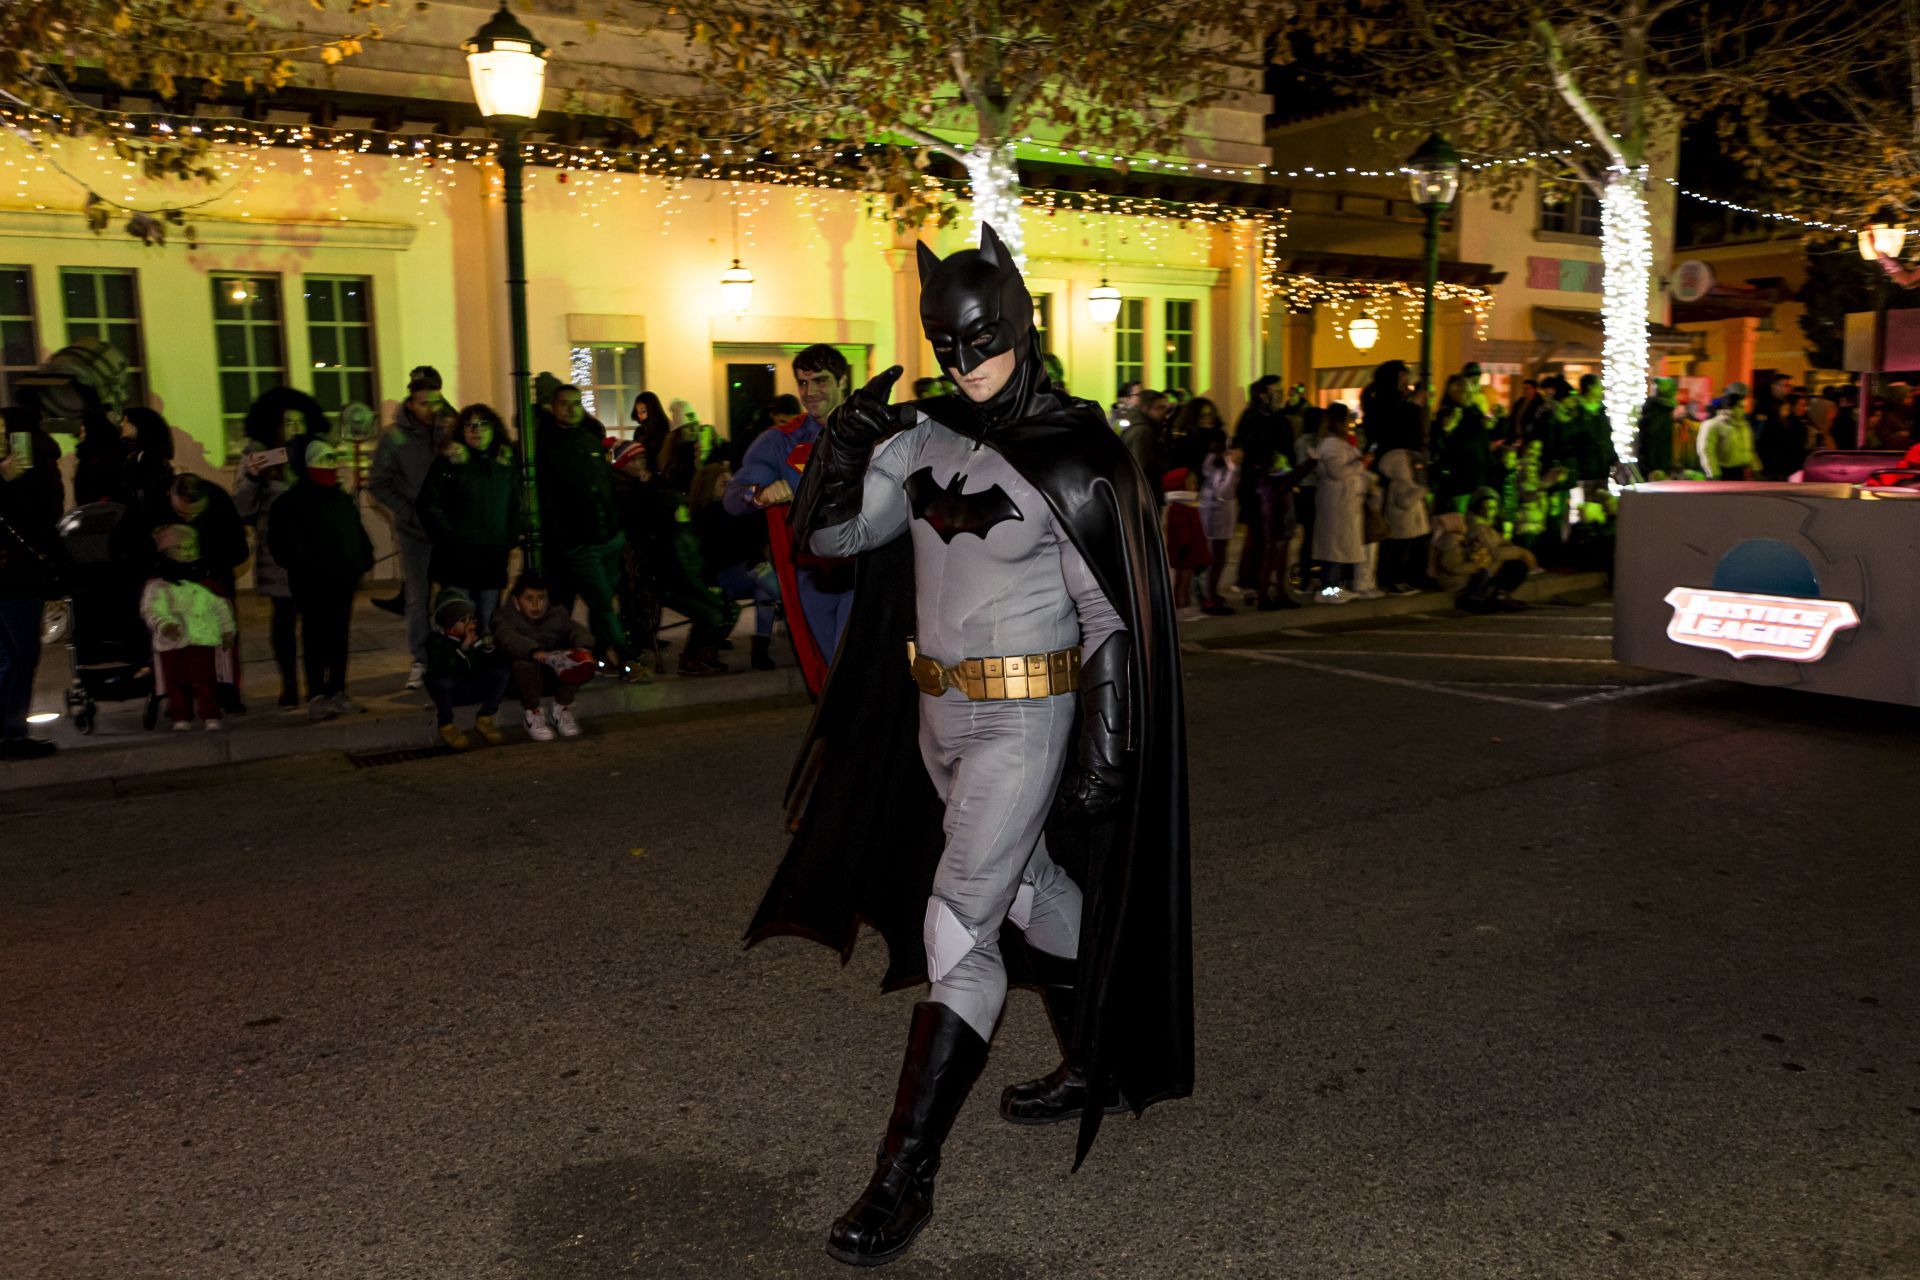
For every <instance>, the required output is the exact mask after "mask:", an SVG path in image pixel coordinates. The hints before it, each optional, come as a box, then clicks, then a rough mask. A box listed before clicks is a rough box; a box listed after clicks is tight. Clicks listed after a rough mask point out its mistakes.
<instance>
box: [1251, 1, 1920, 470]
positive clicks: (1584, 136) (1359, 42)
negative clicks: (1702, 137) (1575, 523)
mask: <svg viewBox="0 0 1920 1280" xmlns="http://www.w3.org/2000/svg"><path fill="white" fill-rule="evenodd" d="M1296 14H1297V22H1298V30H1297V31H1296V32H1295V33H1294V34H1293V38H1292V39H1290V40H1283V41H1281V42H1280V45H1279V55H1280V58H1281V60H1282V61H1286V60H1288V59H1290V58H1296V57H1298V58H1301V59H1302V65H1303V68H1304V74H1305V75H1306V77H1307V78H1308V79H1309V80H1310V81H1313V82H1315V83H1316V84H1318V85H1319V86H1320V87H1321V88H1322V89H1324V90H1328V91H1330V94H1329V96H1333V97H1336V98H1338V97H1346V98H1348V99H1351V100H1356V101H1370V102H1372V103H1373V104H1374V105H1375V107H1376V108H1377V109H1378V110H1379V111H1380V112H1381V113H1382V114H1383V116H1384V117H1385V118H1387V119H1388V120H1390V121H1391V122H1392V124H1391V125H1390V126H1389V128H1388V130H1387V132H1388V133H1390V134H1391V135H1393V137H1395V138H1403V137H1417V136H1419V135H1421V134H1424V133H1426V132H1428V131H1429V130H1433V129H1440V130H1444V131H1445V132H1446V133H1447V134H1448V136H1449V137H1450V138H1452V140H1453V141H1454V142H1455V144H1456V145H1458V146H1459V147H1460V148H1461V149H1462V150H1463V151H1465V152H1467V153H1468V155H1469V157H1470V159H1469V163H1468V166H1467V167H1468V171H1469V172H1468V175H1467V176H1468V180H1469V181H1473V182H1477V183H1479V184H1480V186H1481V188H1482V189H1483V190H1491V192H1492V194H1493V196H1494V198H1495V199H1496V200H1499V201H1502V202H1510V201H1512V200H1513V199H1515V198H1517V197H1519V196H1521V195H1522V194H1526V195H1528V196H1531V195H1532V194H1533V192H1534V190H1535V187H1536V184H1538V185H1545V184H1557V185H1561V186H1566V187H1572V186H1581V187H1585V188H1586V189H1588V190H1590V191H1592V192H1593V193H1594V194H1595V195H1596V196H1597V197H1598V198H1599V200H1600V206H1601V224H1602V227H1601V245H1600V247H1601V260H1602V263H1603V266H1604V271H1605V275H1604V285H1603V295H1602V296H1603V310H1602V319H1603V322H1604V325H1605V329H1606V341H1605V348H1604V366H1603V371H1602V375H1601V376H1602V379H1603V381H1604V384H1605V386H1604V393H1605V402H1606V407H1607V413H1608V416H1609V417H1610V418H1611V419H1612V429H1613V440H1614V448H1615V450H1616V452H1618V454H1619V455H1620V458H1621V460H1622V461H1623V462H1630V461H1632V460H1633V446H1634V440H1633V437H1634V428H1635V426H1636V423H1637V420H1638V418H1639V414H1640V408H1641V405H1642V404H1643V402H1644V400H1645V397H1646V393H1647V378H1648V375H1649V372H1650V370H1651V365H1652V361H1651V359H1650V353H1649V349H1648V340H1647V337H1648V333H1647V325H1648V319H1649V313H1650V306H1651V299H1652V292H1653V280H1652V262H1653V243H1654V241H1653V232H1654V229H1653V226H1652V220H1651V217H1650V213H1649V209H1648V200H1647V179H1648V171H1649V163H1650V161H1651V159H1652V158H1653V157H1654V156H1655V155H1656V153H1657V152H1658V151H1659V150H1660V149H1661V148H1663V147H1671V146H1675V145H1677V138H1678V131H1679V126H1680V123H1681V122H1682V121H1683V120H1687V119H1700V118H1703V117H1705V116H1707V115H1709V114H1714V113H1718V118H1719V119H1721V120H1722V122H1723V123H1724V124H1726V125H1727V126H1729V127H1734V128H1737V129H1739V130H1744V131H1745V132H1746V133H1748V134H1752V133H1754V131H1755V130H1756V129H1758V128H1759V127H1760V123H1761V121H1762V120H1763V119H1764V118H1765V117H1766V116H1767V115H1768V113H1774V114H1784V115H1789V116H1801V117H1806V118H1810V119H1811V118H1827V116H1829V115H1831V111H1832V103H1831V101H1830V99H1831V94H1830V92H1829V87H1830V86H1831V85H1832V84H1833V83H1834V82H1836V81H1846V80H1847V79H1848V73H1846V72H1843V71H1841V70H1840V69H1839V68H1842V67H1847V68H1853V67H1855V66H1857V65H1858V60H1859V59H1862V58H1865V59H1867V60H1868V61H1872V60H1874V59H1877V58H1880V57H1881V56H1882V54H1881V52H1880V51H1882V50H1883V49H1884V48H1885V46H1886V41H1885V40H1884V38H1883V34H1884V33H1883V32H1882V30H1881V28H1882V27H1883V26H1884V24H1885V18H1886V10H1885V7H1884V5H1883V4H1880V3H1876V0H1771V2H1770V3H1766V4H1754V3H1752V2H1751V0H1567V2H1566V3H1561V4H1555V5H1553V6H1550V7H1548V8H1544V9H1543V8H1541V7H1539V6H1529V5H1506V6H1501V5H1488V4H1485V3H1484V2H1483V0H1421V3H1419V4H1414V5H1409V4H1406V3H1404V0H1300V4H1299V6H1298V8H1297V10H1296ZM1329 49H1331V50H1334V51H1336V52H1337V54H1338V56H1337V57H1333V58H1324V57H1319V56H1316V57H1315V58H1314V59H1313V60H1312V61H1311V62H1307V61H1306V60H1305V59H1306V55H1307V54H1309V53H1313V54H1315V55H1319V54H1324V53H1325V52H1326V51H1327V50H1329ZM1916 65H1920V63H1916ZM1809 67H1819V68H1821V74H1819V75H1809V74H1808V73H1807V68H1809ZM1763 158H1764V157H1763ZM1774 176H1776V175H1774V174H1773V173H1772V172H1771V171H1770V177H1774ZM1777 176H1778V178H1779V180H1780V181H1785V182H1791V181H1792V180H1793V179H1792V167H1791V166H1788V167H1786V168H1784V169H1782V170H1780V171H1779V173H1778V175H1777ZM1529 179H1531V180H1532V181H1529Z"/></svg>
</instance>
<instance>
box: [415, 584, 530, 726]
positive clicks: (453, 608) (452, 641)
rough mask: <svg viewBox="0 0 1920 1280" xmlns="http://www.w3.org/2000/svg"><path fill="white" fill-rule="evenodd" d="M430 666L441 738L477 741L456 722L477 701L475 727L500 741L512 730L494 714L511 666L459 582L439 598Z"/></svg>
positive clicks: (428, 676) (429, 683)
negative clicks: (458, 710) (459, 711)
mask: <svg viewBox="0 0 1920 1280" xmlns="http://www.w3.org/2000/svg"><path fill="white" fill-rule="evenodd" d="M426 648H427V671H426V678H425V681H424V683H425V684H426V688H427V693H428V695H429V696H430V697H432V699H433V709H434V713H435V716H436V718H437V722H438V724H439V726H440V739H441V741H443V742H445V743H446V744H447V745H448V746H450V747H452V748H453V749H454V750H455V751H465V750H467V749H468V748H469V747H471V746H473V739H471V738H469V737H468V736H467V735H466V734H464V733H462V732H460V727H459V726H458V725H456V724H454V722H453V709H454V708H455V707H457V706H463V705H465V704H467V703H473V702H477V703H479V704H480V711H479V713H478V714H477V715H475V716H474V718H473V731H474V732H475V733H477V734H479V735H480V736H481V737H482V738H485V739H486V740H487V741H488V742H490V743H492V744H493V745H494V746H496V747H497V746H499V745H500V744H501V743H503V742H505V741H506V740H507V739H506V736H505V735H504V734H502V733H501V732H500V730H499V729H497V728H495V727H494V723H493V717H494V714H495V713H496V712H498V711H499V710H500V700H501V699H502V698H504V697H506V694H507V680H508V678H509V674H510V673H509V671H508V669H507V664H506V663H504V662H502V661H500V660H499V658H498V657H497V656H496V655H495V653H494V648H493V637H492V636H491V635H489V634H487V633H485V632H483V631H482V630H481V629H480V623H479V619H478V618H477V617H476V616H475V613H474V605H473V599H472V597H470V596H469V595H467V593H466V592H464V591H462V590H460V589H459V588H458V587H443V588H442V589H441V591H440V594H439V595H437V596H435V597H434V600H433V630H432V631H431V632H429V633H428V634H427V646H426Z"/></svg>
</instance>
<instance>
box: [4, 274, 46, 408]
mask: <svg viewBox="0 0 1920 1280" xmlns="http://www.w3.org/2000/svg"><path fill="white" fill-rule="evenodd" d="M39 364H40V340H39V338H38V337H37V336H36V334H35V332H34V326H33V272H32V271H30V270H28V269H27V268H26V267H0V401H5V402H6V403H8V404H12V403H13V392H12V386H13V379H14V377H15V376H16V375H18V374H22V373H32V372H33V371H34V369H35V368H36V367H38V365H39Z"/></svg>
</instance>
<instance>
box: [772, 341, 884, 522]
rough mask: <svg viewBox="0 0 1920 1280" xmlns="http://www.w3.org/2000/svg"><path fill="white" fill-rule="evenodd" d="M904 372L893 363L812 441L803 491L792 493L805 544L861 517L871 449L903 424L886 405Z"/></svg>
mask: <svg viewBox="0 0 1920 1280" xmlns="http://www.w3.org/2000/svg"><path fill="white" fill-rule="evenodd" d="M900 373H901V369H900V366H899V365H894V366H893V367H892V368H891V369H888V370H887V371H886V372H885V373H883V374H881V375H880V376H879V377H877V378H875V379H874V380H873V381H872V382H869V383H868V384H867V385H866V386H864V387H862V388H860V389H859V390H858V391H856V392H854V393H853V394H852V395H850V396H848V397H847V398H846V399H845V400H844V401H842V402H841V404H840V407H839V408H837V409H835V410H834V411H833V413H832V414H830V415H829V416H828V418H827V429H826V430H825V431H822V432H821V433H820V438H819V439H818V440H816V441H814V444H813V453H812V454H811V455H810V456H809V457H808V459H807V468H806V471H805V472H804V473H802V475H801V477H800V488H799V489H798V490H797V491H796V492H795V493H794V495H793V529H794V534H795V537H796V538H797V540H798V541H799V542H800V544H801V545H803V546H804V545H805V544H806V541H807V539H809V538H811V537H812V536H813V535H814V534H815V533H817V532H819V531H820V530H822V529H831V528H832V527H833V526H835V525H837V524H845V523H846V522H847V521H849V520H851V519H853V518H854V517H855V516H857V515H859V514H860V499H861V492H862V490H863V489H864V488H865V486H866V480H867V465H868V464H869V463H870V462H872V461H873V447H874V446H875V445H877V444H879V443H880V442H881V441H882V440H884V439H886V438H887V437H888V436H890V435H892V434H893V433H894V431H896V430H897V429H898V428H899V426H900V421H899V419H898V418H897V417H896V416H895V411H894V409H893V407H892V406H890V405H889V404H888V403H887V397H888V396H889V395H891V394H892V393H893V384H894V383H896V382H898V381H899V380H900Z"/></svg>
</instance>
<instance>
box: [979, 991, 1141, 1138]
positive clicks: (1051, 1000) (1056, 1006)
mask: <svg viewBox="0 0 1920 1280" xmlns="http://www.w3.org/2000/svg"><path fill="white" fill-rule="evenodd" d="M1040 998H1041V1000H1042V1001H1044V1002H1045V1004H1046V1006H1047V1017H1048V1018H1049V1019H1051V1020H1052V1022H1053V1034H1054V1035H1055V1036H1056V1037H1057V1038H1058V1039H1059V1041H1060V1065H1059V1066H1057V1067H1055V1068H1054V1069H1053V1070H1052V1071H1050V1072H1048V1073H1047V1074H1046V1075H1044V1076H1041V1077H1040V1078H1039V1079H1038V1080H1029V1081H1027V1082H1026V1083H1025V1084H1010V1085H1008V1086H1007V1087H1006V1089H1005V1090H1004V1091H1003V1092H1002V1093H1001V1094H1000V1116H1001V1118H1002V1119H1004V1120H1009V1121H1012V1122H1013V1123H1014V1124H1058V1123H1059V1122H1060V1121H1062V1120H1078V1119H1079V1118H1080V1114H1081V1112H1083V1111H1085V1110H1086V1109H1087V1094H1088V1086H1087V1073H1086V1070H1085V1069H1084V1067H1083V1066H1082V1065H1081V1064H1080V1063H1078V1062H1076V1061H1075V1060H1074V1054H1073V1016H1074V991H1073V988H1072V987H1070V986H1066V985H1064V984H1062V985H1054V984H1051V983H1049V984H1048V985H1047V986H1044V987H1042V988H1040ZM1104 1092H1105V1098H1104V1101H1103V1103H1102V1107H1103V1109H1104V1110H1105V1112H1106V1114H1108V1115H1110V1116H1111V1115H1118V1114H1119V1113H1120V1112H1122V1111H1127V1110H1130V1108H1129V1107H1128V1106H1127V1104H1126V1100H1125V1099H1124V1098H1122V1097H1121V1096H1120V1089H1119V1086H1117V1085H1114V1084H1111V1083H1109V1084H1108V1086H1107V1088H1106V1089H1105V1091H1104Z"/></svg>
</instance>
